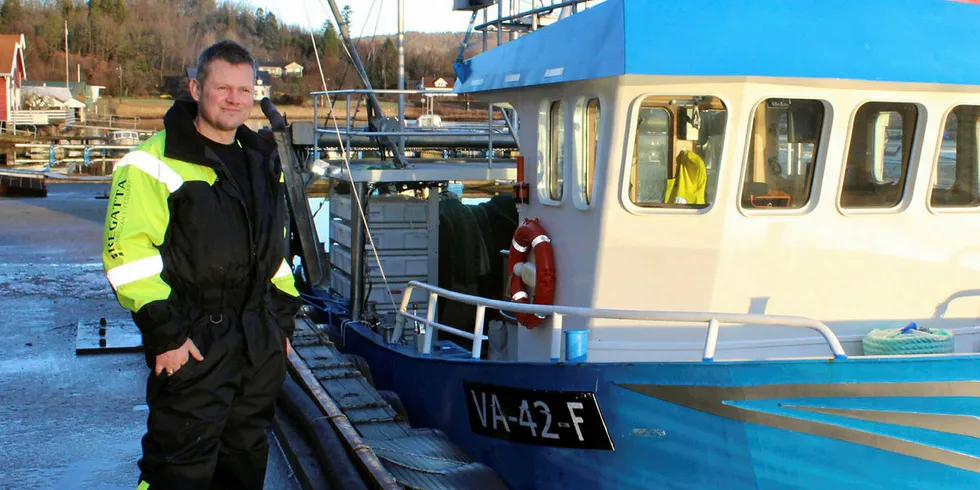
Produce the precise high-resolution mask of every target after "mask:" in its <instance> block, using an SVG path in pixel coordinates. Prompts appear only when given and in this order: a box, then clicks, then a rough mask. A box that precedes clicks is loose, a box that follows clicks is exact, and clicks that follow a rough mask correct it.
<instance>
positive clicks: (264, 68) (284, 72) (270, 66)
mask: <svg viewBox="0 0 980 490" xmlns="http://www.w3.org/2000/svg"><path fill="white" fill-rule="evenodd" d="M258 71H259V72H260V73H261V72H265V73H268V74H269V75H270V76H273V77H276V78H282V77H302V76H303V65H301V64H299V63H297V62H295V61H290V62H288V63H287V62H285V61H278V60H277V61H259V63H258Z"/></svg>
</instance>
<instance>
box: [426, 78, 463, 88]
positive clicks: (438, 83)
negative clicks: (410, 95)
mask: <svg viewBox="0 0 980 490" xmlns="http://www.w3.org/2000/svg"><path fill="white" fill-rule="evenodd" d="M455 83H456V78H455V77H422V80H420V81H419V84H418V89H419V90H452V89H453V85H454V84H455Z"/></svg>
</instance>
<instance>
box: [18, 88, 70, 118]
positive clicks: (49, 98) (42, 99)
mask: <svg viewBox="0 0 980 490" xmlns="http://www.w3.org/2000/svg"><path fill="white" fill-rule="evenodd" d="M61 85H62V86H60V87H57V86H44V85H25V86H24V87H23V88H22V89H21V105H22V106H23V108H24V110H27V111H55V110H59V111H62V112H65V111H71V113H72V114H73V115H74V117H75V120H76V121H83V122H84V121H85V103H84V102H82V101H80V100H77V99H76V98H75V97H74V96H72V93H71V91H70V90H69V89H67V88H65V87H64V82H61Z"/></svg>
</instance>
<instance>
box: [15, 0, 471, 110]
mask: <svg viewBox="0 0 980 490" xmlns="http://www.w3.org/2000/svg"><path fill="white" fill-rule="evenodd" d="M0 1H2V2H3V5H2V6H0V33H2V34H24V35H25V37H26V39H27V50H26V51H25V61H26V63H27V72H28V78H29V79H31V80H64V79H65V22H66V21H67V27H68V56H69V63H70V70H69V71H70V76H71V79H72V80H73V81H74V80H75V79H76V76H77V74H78V72H79V69H80V72H81V78H82V80H83V81H85V82H87V83H89V84H92V85H102V86H105V87H106V89H105V92H106V93H107V94H109V95H119V94H122V95H126V96H139V95H154V94H158V93H161V92H168V91H173V90H174V85H175V83H178V82H179V81H180V80H181V79H182V78H181V77H183V75H184V70H185V68H187V67H193V66H194V65H195V64H196V57H197V54H198V53H199V52H200V51H201V49H203V48H204V47H205V46H208V45H209V44H211V43H213V42H215V41H216V40H219V39H223V38H231V39H235V40H237V41H239V42H241V43H242V44H244V45H245V46H246V47H248V48H249V49H251V50H252V51H253V54H254V55H255V56H256V58H258V59H260V60H283V61H286V62H289V61H295V62H297V63H299V64H301V65H303V66H304V68H305V69H306V72H305V73H306V75H305V76H304V77H303V78H302V79H301V80H292V81H289V82H286V81H283V82H279V83H278V84H275V85H274V88H275V89H276V91H278V92H280V93H283V92H289V93H291V94H295V95H302V94H305V93H308V92H309V91H310V90H320V89H321V86H322V85H321V82H320V76H319V72H318V70H317V63H316V55H315V54H314V49H313V42H316V47H317V49H318V50H319V55H320V62H321V64H322V66H323V69H324V71H325V76H326V78H327V79H328V80H329V81H328V85H329V86H330V88H331V89H336V88H341V87H342V88H351V87H355V86H358V84H359V81H358V79H357V75H356V73H355V71H354V70H353V68H351V67H350V64H349V62H348V60H347V56H346V53H345V52H344V49H343V46H342V43H341V41H340V37H339V34H338V31H337V28H336V26H335V25H334V24H333V23H330V22H327V23H325V24H324V25H323V26H320V27H319V28H318V29H317V31H316V32H314V33H313V36H312V39H311V36H310V33H309V31H308V30H306V29H304V28H302V27H298V26H287V25H283V24H282V23H281V22H279V20H278V19H277V18H276V16H275V15H274V14H272V13H271V12H265V11H263V10H262V9H256V10H252V9H251V8H250V7H248V6H245V5H243V4H242V3H232V2H227V1H221V2H219V1H216V0H88V1H81V0H0ZM345 15H346V16H350V15H354V13H353V12H351V11H350V9H349V8H345ZM345 18H348V19H349V18H350V17H345ZM462 38H463V35H462V34H453V33H446V34H423V33H408V35H407V36H406V73H407V78H408V80H409V81H410V82H409V83H411V81H415V80H418V79H419V78H420V77H422V76H452V74H453V69H452V62H453V60H455V58H456V55H457V50H458V49H459V44H460V42H461V41H462ZM357 45H358V52H359V53H360V54H361V57H362V59H363V60H364V61H365V64H366V65H368V71H369V76H370V78H371V80H372V84H373V85H375V87H376V88H394V87H395V86H396V84H397V64H398V62H397V51H396V49H395V44H394V39H393V38H388V37H366V38H363V39H358V40H357Z"/></svg>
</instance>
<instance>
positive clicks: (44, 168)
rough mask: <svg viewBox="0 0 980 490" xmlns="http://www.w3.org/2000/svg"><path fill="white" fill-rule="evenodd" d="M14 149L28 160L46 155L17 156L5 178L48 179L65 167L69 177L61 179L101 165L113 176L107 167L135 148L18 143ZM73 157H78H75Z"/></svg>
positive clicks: (5, 167) (8, 165)
mask: <svg viewBox="0 0 980 490" xmlns="http://www.w3.org/2000/svg"><path fill="white" fill-rule="evenodd" d="M14 148H15V155H16V153H17V152H26V153H27V155H28V156H30V155H31V154H43V157H42V158H16V156H15V158H14V159H13V160H10V161H8V162H7V165H6V166H4V167H3V168H2V170H3V172H4V173H5V174H24V175H48V174H50V173H51V172H52V171H53V170H54V169H55V168H56V167H61V166H64V167H66V168H67V173H66V174H62V175H59V176H63V177H68V174H70V173H72V171H74V170H76V169H80V168H81V167H88V166H90V165H96V164H99V165H102V166H103V170H104V171H106V172H108V173H111V170H112V169H111V168H109V169H106V168H105V167H106V165H108V164H114V163H115V162H117V161H118V160H120V159H122V157H123V156H125V154H126V153H129V151H131V150H132V149H133V148H136V147H135V146H131V145H73V144H47V143H17V144H15V145H14ZM72 153H74V154H75V155H76V156H72ZM79 154H80V156H79Z"/></svg>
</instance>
